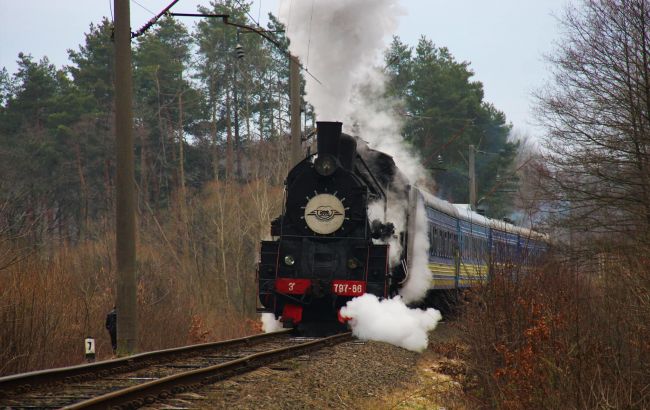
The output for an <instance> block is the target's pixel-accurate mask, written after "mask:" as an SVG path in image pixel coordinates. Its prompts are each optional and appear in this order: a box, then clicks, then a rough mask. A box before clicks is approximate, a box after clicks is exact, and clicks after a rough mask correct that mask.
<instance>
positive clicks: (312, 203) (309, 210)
mask: <svg viewBox="0 0 650 410" xmlns="http://www.w3.org/2000/svg"><path fill="white" fill-rule="evenodd" d="M344 220H345V208H344V207H343V203H342V202H341V200H340V199H338V198H337V197H335V196H334V195H331V194H318V195H316V196H315V197H313V198H311V199H310V200H309V202H307V205H306V206H305V221H306V222H307V226H308V227H309V229H311V230H312V231H314V232H316V233H319V234H321V235H327V234H330V233H332V232H335V231H336V230H337V229H339V228H340V227H341V225H343V221H344Z"/></svg>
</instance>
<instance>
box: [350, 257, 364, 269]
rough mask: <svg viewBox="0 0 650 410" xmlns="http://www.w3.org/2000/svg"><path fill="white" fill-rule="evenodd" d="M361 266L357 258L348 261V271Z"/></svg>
mask: <svg viewBox="0 0 650 410" xmlns="http://www.w3.org/2000/svg"><path fill="white" fill-rule="evenodd" d="M359 266H361V262H359V260H358V259H357V258H350V259H348V269H356V268H358V267H359Z"/></svg>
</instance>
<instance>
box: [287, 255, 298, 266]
mask: <svg viewBox="0 0 650 410" xmlns="http://www.w3.org/2000/svg"><path fill="white" fill-rule="evenodd" d="M295 263H296V260H295V259H294V258H293V256H291V255H287V256H285V257H284V264H285V265H287V266H293V265H294V264H295Z"/></svg>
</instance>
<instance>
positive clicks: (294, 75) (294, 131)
mask: <svg viewBox="0 0 650 410" xmlns="http://www.w3.org/2000/svg"><path fill="white" fill-rule="evenodd" d="M289 61H290V63H289V65H290V70H289V87H290V92H289V98H290V104H291V166H295V165H296V164H298V163H299V162H300V161H301V160H302V155H303V154H302V141H301V135H300V65H299V63H298V57H294V56H291V57H290V58H289Z"/></svg>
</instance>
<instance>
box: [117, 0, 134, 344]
mask: <svg viewBox="0 0 650 410" xmlns="http://www.w3.org/2000/svg"><path fill="white" fill-rule="evenodd" d="M114 5H115V133H116V138H115V149H116V161H117V176H116V185H117V186H116V201H115V203H116V207H115V208H116V209H115V211H116V215H115V216H116V221H115V236H116V238H115V239H116V241H115V253H116V259H117V302H116V306H117V349H118V355H121V356H122V355H130V354H133V353H134V352H135V350H136V341H137V299H136V279H135V258H136V255H135V182H134V164H133V162H134V154H133V112H132V107H131V104H132V93H133V83H132V79H131V24H130V23H131V16H130V9H129V0H114Z"/></svg>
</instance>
